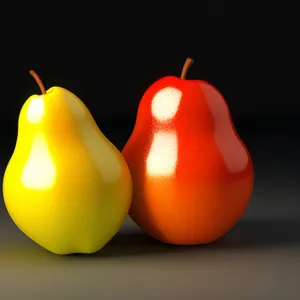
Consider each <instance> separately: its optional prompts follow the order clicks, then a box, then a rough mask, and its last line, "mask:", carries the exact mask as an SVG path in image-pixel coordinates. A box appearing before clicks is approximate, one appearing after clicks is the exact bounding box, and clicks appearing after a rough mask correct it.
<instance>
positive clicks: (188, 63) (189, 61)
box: [180, 57, 194, 79]
mask: <svg viewBox="0 0 300 300" xmlns="http://www.w3.org/2000/svg"><path fill="white" fill-rule="evenodd" d="M193 62H194V60H193V59H191V58H189V57H188V58H187V59H186V60H185V63H184V65H183V68H182V71H181V76H180V78H181V79H185V77H186V73H187V71H188V70H189V68H190V66H191V65H192V63H193Z"/></svg>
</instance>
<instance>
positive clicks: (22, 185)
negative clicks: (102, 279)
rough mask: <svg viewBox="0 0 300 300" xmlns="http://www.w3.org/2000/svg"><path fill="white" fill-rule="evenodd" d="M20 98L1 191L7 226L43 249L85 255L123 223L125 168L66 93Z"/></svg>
mask: <svg viewBox="0 0 300 300" xmlns="http://www.w3.org/2000/svg"><path fill="white" fill-rule="evenodd" d="M31 75H32V76H33V77H34V78H35V80H36V81H37V83H38V84H39V86H40V88H41V91H42V95H33V96H31V97H30V98H28V99H27V101H26V102H25V103H24V105H23V107H22V109H21V112H20V115H19V123H18V136H17V141H16V146H15V149H14V152H13V155H12V157H11V159H10V161H9V163H8V165H7V168H6V171H5V174H4V178H3V196H4V202H5V205H6V208H7V211H8V213H9V215H10V217H11V218H12V220H13V221H14V223H15V224H16V225H17V226H18V227H19V228H20V230H21V231H23V233H24V234H26V235H27V236H28V237H29V238H31V239H32V240H33V241H35V242H36V243H37V244H39V245H40V246H42V247H43V248H45V249H47V250H48V251H50V252H52V253H55V254H60V255H66V254H72V253H84V254H90V253H94V252H97V251H99V250H100V249H101V248H103V247H104V246H105V245H106V244H107V243H108V242H109V241H110V240H111V239H112V238H113V236H114V235H115V234H116V233H117V231H118V230H119V229H120V227H121V226H122V224H123V221H124V219H125V217H126V216H127V215H128V211H129V208H130V204H131V198H132V180H131V175H130V171H129V168H128V166H127V164H126V162H125V159H124V158H123V156H122V154H121V153H120V152H119V151H118V149H117V148H116V147H115V146H114V145H113V144H112V143H111V142H110V141H109V140H108V139H107V138H106V137H105V136H104V134H103V133H102V132H101V131H100V129H99V128H98V126H97V124H96V122H95V121H94V119H93V117H92V115H91V113H90V112H89V110H88V109H87V107H86V106H85V105H84V103H83V102H82V101H81V100H80V99H79V98H78V97H76V96H75V95H74V94H73V93H71V92H70V91H68V90H66V89H64V88H61V87H52V88H50V89H49V90H47V91H45V88H44V86H43V84H42V82H41V81H40V79H39V77H38V75H37V74H36V73H35V72H34V71H31Z"/></svg>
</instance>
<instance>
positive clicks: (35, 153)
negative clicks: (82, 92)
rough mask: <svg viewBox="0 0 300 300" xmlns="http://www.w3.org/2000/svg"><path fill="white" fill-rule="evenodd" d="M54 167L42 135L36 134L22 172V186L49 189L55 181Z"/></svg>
mask: <svg viewBox="0 0 300 300" xmlns="http://www.w3.org/2000/svg"><path fill="white" fill-rule="evenodd" d="M55 178H56V167H55V164H54V162H53V160H52V158H51V155H50V153H49V150H48V147H47V141H46V139H45V137H44V136H43V135H37V136H35V137H34V139H33V142H32V148H31V151H30V154H29V158H28V160H27V162H26V164H25V167H24V169H23V172H22V176H21V180H22V183H23V185H24V186H26V187H27V188H31V189H35V190H45V189H51V188H52V187H53V185H54V183H55Z"/></svg>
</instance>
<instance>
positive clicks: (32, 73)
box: [29, 70, 46, 94]
mask: <svg viewBox="0 0 300 300" xmlns="http://www.w3.org/2000/svg"><path fill="white" fill-rule="evenodd" d="M29 74H30V75H31V76H32V77H33V78H34V80H35V81H36V83H37V84H38V86H39V88H40V90H41V92H42V94H46V90H45V87H44V84H43V82H42V80H41V78H40V77H39V75H38V74H37V73H36V72H35V71H33V70H30V71H29Z"/></svg>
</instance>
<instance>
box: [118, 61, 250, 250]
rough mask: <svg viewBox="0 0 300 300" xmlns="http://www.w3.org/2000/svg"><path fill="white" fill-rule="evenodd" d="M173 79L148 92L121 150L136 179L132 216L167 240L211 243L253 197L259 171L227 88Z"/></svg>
mask: <svg viewBox="0 0 300 300" xmlns="http://www.w3.org/2000/svg"><path fill="white" fill-rule="evenodd" d="M192 62H193V61H192V60H191V59H189V58H188V59H187V60H186V63H185V65H184V67H183V70H182V74H181V78H178V77H174V76H168V77H164V78H162V79H160V80H158V81H156V82H155V83H154V84H152V85H151V86H150V87H149V88H148V90H147V91H146V92H145V94H144V95H143V97H142V99H141V102H140V105H139V108H138V113H137V118H136V123H135V127H134V130H133V132H132V134H131V137H130V138H129V140H128V141H127V143H126V145H125V147H124V149H123V151H122V154H123V155H124V157H125V159H126V161H127V164H128V166H129V168H130V171H131V176H132V179H133V200H132V205H131V209H130V212H129V214H130V216H131V218H132V219H133V221H134V222H135V223H136V224H137V225H138V226H140V227H141V228H142V229H143V230H144V231H146V232H147V233H148V234H149V235H151V236H152V237H154V238H156V239H157V240H160V241H162V242H165V243H171V244H177V245H195V244H205V243H210V242H213V241H215V240H216V239H218V238H219V237H221V236H222V235H224V234H225V233H226V232H228V231H229V230H230V229H231V228H232V227H233V226H234V225H235V224H236V222H237V221H238V220H239V219H240V217H241V216H242V215H243V213H244V211H245V209H246V207H247V205H248V202H249V201H250V198H251V195H252V190H253V184H254V171H253V164H252V161H251V157H250V154H249V152H248V150H247V148H246V146H245V145H244V143H243V142H242V140H241V138H240V137H239V136H238V134H237V132H236V130H235V128H234V125H233V122H232V119H231V115H230V111H229V108H228V105H227V103H226V101H225V99H224V98H223V96H222V95H221V93H220V92H219V91H218V90H217V89H216V88H215V87H214V86H212V85H211V84H209V83H207V82H205V81H202V80H187V79H186V72H187V70H188V68H189V66H190V64H191V63H192Z"/></svg>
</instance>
